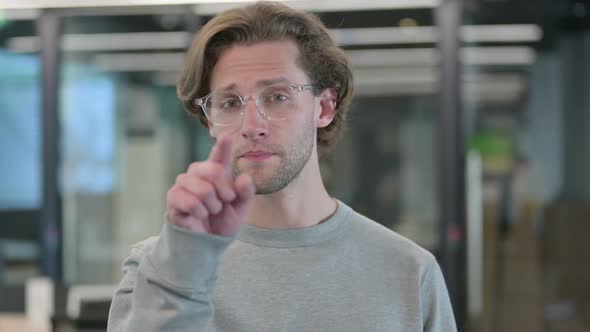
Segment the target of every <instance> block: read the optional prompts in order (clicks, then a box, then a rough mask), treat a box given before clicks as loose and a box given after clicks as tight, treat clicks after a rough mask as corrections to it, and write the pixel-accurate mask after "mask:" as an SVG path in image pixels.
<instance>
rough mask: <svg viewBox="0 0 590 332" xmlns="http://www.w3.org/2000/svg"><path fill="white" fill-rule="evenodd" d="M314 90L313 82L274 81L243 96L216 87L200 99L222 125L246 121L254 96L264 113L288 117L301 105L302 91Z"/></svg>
mask: <svg viewBox="0 0 590 332" xmlns="http://www.w3.org/2000/svg"><path fill="white" fill-rule="evenodd" d="M305 90H313V85H311V84H307V85H294V84H273V85H269V86H267V87H264V88H263V89H261V90H260V91H259V92H258V94H257V95H256V96H255V97H254V96H241V95H239V94H237V93H235V92H232V91H215V92H211V93H210V94H208V95H206V96H204V97H202V98H199V99H196V100H195V105H197V106H199V107H201V108H202V109H203V112H204V113H205V116H206V117H207V120H209V121H210V122H211V123H213V124H215V125H218V126H229V125H234V124H237V123H239V122H241V121H242V117H243V116H244V110H245V109H246V104H247V103H248V100H250V99H253V100H254V102H255V103H256V107H257V109H258V111H259V112H260V114H262V116H264V118H266V119H269V120H285V119H286V118H287V117H288V116H289V113H291V112H293V110H295V109H297V106H298V102H297V98H298V95H299V92H301V91H305Z"/></svg>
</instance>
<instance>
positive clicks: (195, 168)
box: [187, 161, 203, 173]
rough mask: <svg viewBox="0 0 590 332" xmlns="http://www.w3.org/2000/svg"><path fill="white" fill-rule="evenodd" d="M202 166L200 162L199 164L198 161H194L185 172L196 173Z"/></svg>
mask: <svg viewBox="0 0 590 332" xmlns="http://www.w3.org/2000/svg"><path fill="white" fill-rule="evenodd" d="M202 164H203V163H202V162H200V161H195V162H193V163H191V164H190V165H189V166H188V170H187V171H188V172H189V173H192V172H196V171H198V170H199V168H200V167H202Z"/></svg>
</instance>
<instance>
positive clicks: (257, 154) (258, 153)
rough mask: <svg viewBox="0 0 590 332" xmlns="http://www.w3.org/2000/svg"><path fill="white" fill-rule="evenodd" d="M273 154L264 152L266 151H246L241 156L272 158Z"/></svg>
mask: <svg viewBox="0 0 590 332" xmlns="http://www.w3.org/2000/svg"><path fill="white" fill-rule="evenodd" d="M272 155H273V153H271V152H266V151H248V152H246V153H244V154H243V156H244V157H265V156H272Z"/></svg>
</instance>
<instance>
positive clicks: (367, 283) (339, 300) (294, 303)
mask: <svg viewBox="0 0 590 332" xmlns="http://www.w3.org/2000/svg"><path fill="white" fill-rule="evenodd" d="M342 254H343V253H340V254H336V253H332V254H330V253H329V252H328V253H327V254H326V255H318V254H316V253H315V252H310V251H306V250H305V249H304V248H294V249H292V250H279V251H270V250H269V251H267V252H258V253H256V254H253V253H250V255H248V252H247V251H245V252H243V253H241V254H239V255H235V256H230V257H226V258H224V260H223V261H222V264H221V266H220V268H219V277H218V281H217V285H216V288H215V291H214V294H213V304H214V306H215V324H214V325H215V328H216V331H238V330H239V331H328V332H329V331H421V319H420V317H421V313H420V301H419V289H418V287H416V285H417V283H416V282H415V279H414V278H413V277H412V276H407V275H401V274H400V275H396V273H395V269H394V268H393V267H391V266H380V267H379V266H377V264H374V263H371V262H370V261H369V260H363V259H360V258H359V257H358V256H357V255H355V254H352V253H349V254H348V255H346V254H345V255H342Z"/></svg>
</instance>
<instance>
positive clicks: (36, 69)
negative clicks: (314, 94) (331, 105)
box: [0, 0, 590, 332]
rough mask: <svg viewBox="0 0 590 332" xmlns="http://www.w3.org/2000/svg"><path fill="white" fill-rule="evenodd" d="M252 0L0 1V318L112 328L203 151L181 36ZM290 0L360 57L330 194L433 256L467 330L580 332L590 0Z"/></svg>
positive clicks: (8, 322) (589, 159)
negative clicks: (114, 302) (134, 259)
mask: <svg viewBox="0 0 590 332" xmlns="http://www.w3.org/2000/svg"><path fill="white" fill-rule="evenodd" d="M130 3H131V2H130ZM244 3H246V2H244V1H242V2H239V3H238V2H235V3H233V2H226V1H219V2H215V1H198V0H195V1H173V0H170V1H165V0H157V1H153V0H152V1H147V0H146V1H140V0H136V1H133V2H132V5H131V4H128V3H127V2H126V1H123V0H121V1H114V0H106V1H91V0H88V1H74V0H72V1H67V0H64V1H55V2H52V1H33V0H30V1H22V2H19V1H4V0H3V1H0V155H1V156H2V157H1V158H0V331H104V330H105V328H106V314H107V312H108V298H109V296H110V295H112V292H113V290H114V289H115V287H116V285H117V283H118V281H119V280H120V278H121V276H122V271H121V264H122V262H123V260H124V259H125V257H126V256H127V255H128V253H129V249H130V245H131V244H133V243H135V242H138V241H140V240H143V239H145V238H147V237H150V236H154V235H157V234H158V233H159V231H160V228H161V226H162V222H163V221H164V217H163V216H164V212H165V193H166V191H167V190H168V189H169V187H170V186H171V185H172V184H173V183H174V179H175V177H176V175H177V174H179V173H180V172H182V171H184V170H185V169H186V167H187V166H188V165H189V164H190V163H191V162H192V161H196V160H202V159H204V158H206V156H207V155H208V152H209V149H210V147H211V142H210V139H209V136H208V131H207V130H206V129H205V128H203V127H202V126H201V125H200V124H199V123H198V120H197V119H196V118H194V117H193V116H190V115H188V114H187V113H186V112H185V111H184V110H183V108H182V105H181V104H180V102H179V101H178V99H177V98H176V94H175V80H176V77H177V74H178V71H179V69H180V68H181V66H182V63H183V59H184V56H185V51H186V50H187V48H188V46H189V45H190V42H191V40H192V38H193V36H194V34H195V33H196V32H198V30H199V27H200V26H202V24H204V23H205V22H206V21H207V20H208V19H210V18H211V17H212V16H213V15H215V13H217V12H220V11H222V10H224V9H226V8H229V7H233V6H237V5H243V4H244ZM286 3H287V4H289V5H292V6H294V7H298V8H302V9H305V10H309V11H311V12H314V13H316V14H317V15H318V16H319V17H320V18H321V19H322V20H323V21H324V22H325V23H326V25H327V26H328V27H329V28H330V29H331V31H332V33H333V36H334V38H335V40H336V41H337V42H338V43H339V44H340V45H341V46H342V47H343V49H344V50H345V53H346V54H347V56H348V58H349V60H350V62H351V64H352V66H353V70H354V77H355V97H354V101H353V104H352V106H351V114H350V118H349V130H348V131H347V133H346V134H345V135H344V137H343V139H342V140H341V141H340V142H339V143H338V145H337V146H336V147H335V149H334V150H333V151H332V152H331V153H330V154H329V155H327V156H325V157H324V158H323V159H322V160H321V164H322V176H323V178H324V181H325V183H326V186H327V188H328V190H329V192H330V193H332V194H333V196H334V197H337V198H338V199H340V200H342V201H343V202H345V203H347V204H349V205H350V206H352V207H353V208H354V209H356V210H357V211H359V212H360V213H363V214H365V215H366V216H368V217H370V218H371V219H373V220H376V221H378V222H380V223H382V224H383V225H385V226H386V227H388V228H391V229H392V230H394V231H396V232H398V233H400V234H401V235H403V236H406V237H408V238H410V239H411V240H413V241H415V242H416V243H418V244H419V245H421V246H422V247H424V248H426V249H427V250H429V251H431V252H432V253H433V254H434V255H435V256H436V257H437V259H438V260H439V264H440V265H441V267H442V270H443V272H444V275H445V278H446V281H447V285H448V287H449V291H450V296H451V299H452V302H453V307H454V310H455V315H456V319H457V323H458V326H459V329H460V331H473V332H478V331H548V332H557V331H564V332H565V331H568V332H569V331H575V332H577V331H590V265H589V264H588V262H589V261H590V244H588V243H589V242H588V240H587V236H588V234H590V223H589V220H590V172H588V171H587V170H588V169H590V148H589V147H590V132H589V131H588V130H587V129H586V128H588V127H589V126H590V93H589V92H590V64H589V62H590V1H588V0H560V1H552V0H542V1H533V0H414V1H412V0H407V1H401V0H388V1H381V0H373V1H352V0H343V1H307V0H292V1H286ZM93 300H94V302H92V301H93ZM84 303H86V304H88V305H84Z"/></svg>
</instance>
